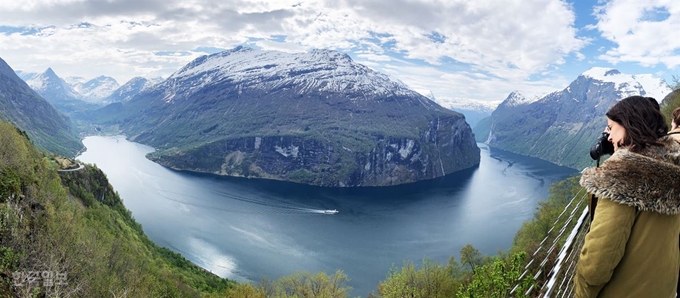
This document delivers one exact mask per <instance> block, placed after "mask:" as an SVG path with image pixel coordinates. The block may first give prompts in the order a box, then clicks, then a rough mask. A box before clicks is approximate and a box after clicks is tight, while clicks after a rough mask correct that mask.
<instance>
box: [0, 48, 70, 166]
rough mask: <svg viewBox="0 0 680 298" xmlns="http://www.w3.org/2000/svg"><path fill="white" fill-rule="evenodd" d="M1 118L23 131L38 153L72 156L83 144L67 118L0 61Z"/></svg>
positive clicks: (0, 59)
mask: <svg viewBox="0 0 680 298" xmlns="http://www.w3.org/2000/svg"><path fill="white" fill-rule="evenodd" d="M0 118H2V119H5V120H7V121H9V122H10V123H12V124H13V125H15V126H17V127H19V128H20V129H21V130H24V131H26V133H27V134H28V136H29V137H30V139H31V140H32V141H33V142H34V143H35V145H36V146H37V147H39V148H40V149H43V150H46V151H48V152H57V153H60V154H63V155H65V156H75V154H76V153H77V152H78V151H80V150H82V149H83V144H82V143H81V142H80V139H79V138H78V137H77V135H76V134H75V132H74V129H73V126H72V124H71V121H70V119H69V118H68V117H66V116H64V115H61V114H60V113H59V112H58V111H57V110H56V109H55V108H54V107H53V106H52V105H51V104H50V103H48V102H47V101H46V100H45V99H43V98H42V97H41V96H40V95H39V94H38V93H37V92H35V91H34V90H33V89H31V88H30V87H29V86H28V84H27V83H26V82H24V81H23V80H22V79H21V78H20V77H19V76H17V74H16V73H15V72H14V70H13V69H12V68H11V67H10V66H9V65H8V64H7V63H6V62H5V61H4V60H2V58H0Z"/></svg>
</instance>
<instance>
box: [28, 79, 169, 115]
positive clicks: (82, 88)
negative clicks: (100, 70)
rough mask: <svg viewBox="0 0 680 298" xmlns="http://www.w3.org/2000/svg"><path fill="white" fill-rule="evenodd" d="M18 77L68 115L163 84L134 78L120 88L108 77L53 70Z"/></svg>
mask: <svg viewBox="0 0 680 298" xmlns="http://www.w3.org/2000/svg"><path fill="white" fill-rule="evenodd" d="M16 74H17V75H18V76H19V77H20V78H21V79H22V80H24V81H26V83H28V85H29V86H31V88H32V89H33V90H35V91H36V92H38V93H39V94H40V95H41V96H43V98H45V99H47V100H48V101H49V102H50V103H52V104H53V105H54V106H55V107H56V108H57V109H58V110H60V111H61V112H64V113H66V114H69V115H76V116H77V114H80V113H82V112H84V111H89V110H94V109H97V108H100V107H101V106H103V105H106V104H110V103H114V102H122V101H127V100H130V99H131V98H132V97H134V96H135V95H137V94H138V93H139V92H141V91H142V90H144V89H146V88H149V87H150V86H152V85H154V84H156V83H158V82H160V81H162V78H153V79H146V78H142V77H135V78H132V79H131V80H130V81H128V82H127V83H125V84H124V85H123V86H120V85H119V84H118V82H117V81H116V80H115V79H114V78H112V77H107V76H99V77H96V78H94V79H90V80H87V79H85V78H82V77H65V78H61V77H60V76H58V75H57V74H56V73H55V72H54V70H52V68H48V69H47V70H45V72H43V73H31V72H22V71H20V70H17V71H16Z"/></svg>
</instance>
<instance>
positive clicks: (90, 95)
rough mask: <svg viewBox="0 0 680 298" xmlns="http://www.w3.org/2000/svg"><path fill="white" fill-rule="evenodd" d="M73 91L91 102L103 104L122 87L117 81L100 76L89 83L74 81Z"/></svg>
mask: <svg viewBox="0 0 680 298" xmlns="http://www.w3.org/2000/svg"><path fill="white" fill-rule="evenodd" d="M74 83H75V84H74V85H72V86H73V89H74V90H75V91H76V92H78V93H79V94H80V95H81V96H82V98H83V99H84V100H86V101H89V102H101V101H102V100H103V99H104V98H106V97H108V96H109V95H111V94H112V93H113V92H114V91H116V89H118V88H119V87H120V85H119V84H118V82H117V81H116V79H114V78H112V77H107V76H98V77H96V78H94V79H91V80H89V81H85V82H81V83H78V82H77V81H74Z"/></svg>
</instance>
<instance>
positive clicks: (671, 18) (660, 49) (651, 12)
mask: <svg viewBox="0 0 680 298" xmlns="http://www.w3.org/2000/svg"><path fill="white" fill-rule="evenodd" d="M595 13H596V17H597V19H598V22H597V25H596V28H597V29H598V30H599V31H600V32H601V34H602V37H604V38H606V39H607V40H609V41H611V42H613V43H615V44H616V47H614V48H611V49H609V50H607V51H606V52H605V53H604V54H603V55H601V56H600V57H599V58H601V59H604V60H606V61H608V62H611V63H614V64H616V63H620V62H634V63H639V64H640V65H642V66H645V67H648V66H656V65H659V64H662V65H665V66H666V67H667V68H669V69H673V68H675V67H677V66H678V65H680V39H679V38H677V32H680V2H678V1H675V0H648V1H635V0H613V1H610V2H608V3H606V4H605V5H603V6H601V7H599V8H597V9H596V11H595Z"/></svg>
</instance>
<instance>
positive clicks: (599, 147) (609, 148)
mask: <svg viewBox="0 0 680 298" xmlns="http://www.w3.org/2000/svg"><path fill="white" fill-rule="evenodd" d="M608 139H609V133H607V132H602V135H601V136H600V138H599V139H597V143H596V144H595V146H593V148H590V158H592V159H594V160H599V159H600V157H602V155H605V154H609V155H611V154H614V144H612V142H610V141H609V140H608Z"/></svg>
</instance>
